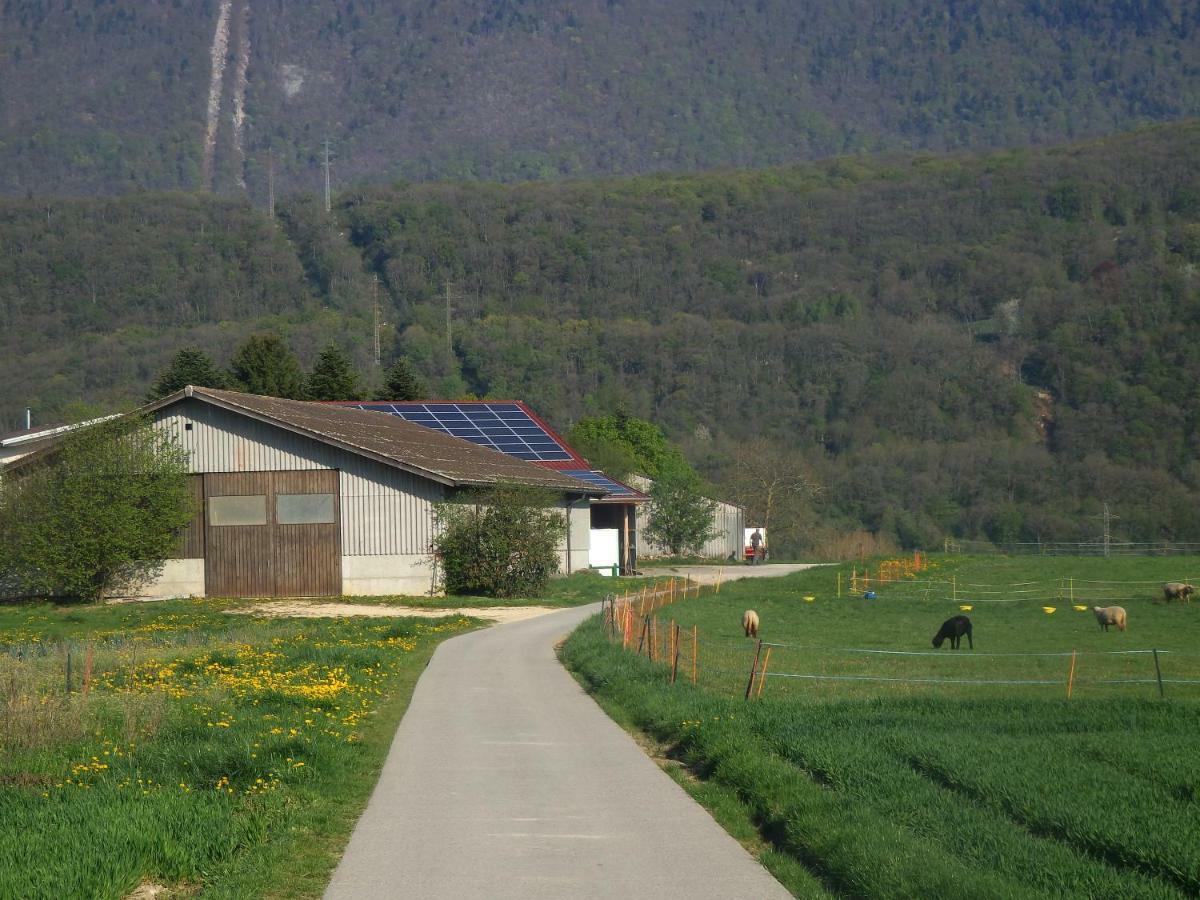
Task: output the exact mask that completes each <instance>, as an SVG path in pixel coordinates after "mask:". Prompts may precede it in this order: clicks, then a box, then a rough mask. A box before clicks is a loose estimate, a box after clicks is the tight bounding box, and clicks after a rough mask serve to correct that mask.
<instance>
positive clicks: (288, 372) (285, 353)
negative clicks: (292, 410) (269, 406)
mask: <svg viewBox="0 0 1200 900" xmlns="http://www.w3.org/2000/svg"><path fill="white" fill-rule="evenodd" d="M229 372H230V374H231V375H232V380H233V383H234V384H235V385H237V387H238V388H239V389H240V390H243V391H247V392H249V393H251V394H263V395H265V396H268V397H286V398H289V399H292V400H299V399H302V398H303V396H304V373H303V372H301V371H300V363H299V362H297V360H296V357H295V355H294V354H293V353H292V351H291V350H289V349H288V347H287V345H286V344H285V343H284V342H283V339H282V338H281V337H280V336H279V335H277V334H252V335H251V336H250V337H249V338H247V339H246V342H245V343H244V344H242V346H240V347H238V349H237V352H236V353H234V354H233V359H231V360H230V361H229Z"/></svg>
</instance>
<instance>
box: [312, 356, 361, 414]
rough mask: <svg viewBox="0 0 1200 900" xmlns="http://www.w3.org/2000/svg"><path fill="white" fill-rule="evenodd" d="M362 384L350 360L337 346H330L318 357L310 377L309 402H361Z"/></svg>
mask: <svg viewBox="0 0 1200 900" xmlns="http://www.w3.org/2000/svg"><path fill="white" fill-rule="evenodd" d="M362 396H363V391H362V382H361V381H360V379H359V377H358V373H357V372H356V371H354V366H353V365H352V364H351V362H350V358H349V357H348V356H347V355H346V353H345V351H344V350H342V348H341V347H339V346H338V345H337V344H330V345H329V346H328V347H326V348H325V349H324V350H322V351H321V355H320V356H318V357H317V364H316V365H315V366H313V370H312V374H310V375H309V376H308V384H307V397H308V399H309V400H361V399H362Z"/></svg>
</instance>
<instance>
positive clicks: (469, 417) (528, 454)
mask: <svg viewBox="0 0 1200 900" xmlns="http://www.w3.org/2000/svg"><path fill="white" fill-rule="evenodd" d="M350 405H353V406H355V407H357V408H358V409H369V410H373V411H375V412H383V413H388V414H390V415H393V416H399V417H401V418H402V419H404V420H405V421H406V422H413V423H415V424H417V425H424V426H425V427H426V428H435V429H437V430H438V431H442V432H445V433H446V434H452V435H454V436H455V437H460V438H464V439H466V440H468V441H471V442H473V443H476V444H479V445H480V446H483V447H489V448H491V449H492V450H499V451H500V452H501V453H507V454H508V455H509V456H515V457H517V458H519V459H527V460H529V461H531V462H560V463H561V462H572V461H574V460H575V459H576V457H575V455H574V454H572V453H571V452H570V451H569V450H568V449H567V448H566V447H564V446H563V445H562V444H561V443H560V442H559V441H558V440H557V439H556V438H555V437H554V435H552V434H550V433H549V432H548V431H547V430H546V429H545V428H544V427H542V426H541V425H540V424H538V422H537V421H535V420H534V419H533V418H531V417H530V415H529V414H528V413H527V412H526V411H525V410H523V409H522V408H521V407H520V406H518V405H517V404H515V403H488V404H487V405H482V404H470V403H463V404H459V403H412V404H408V403H403V404H402V403H357V404H350Z"/></svg>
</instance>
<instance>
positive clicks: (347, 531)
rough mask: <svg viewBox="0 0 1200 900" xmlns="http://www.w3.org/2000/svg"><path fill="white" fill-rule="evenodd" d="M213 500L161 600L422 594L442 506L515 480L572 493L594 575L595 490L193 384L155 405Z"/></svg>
mask: <svg viewBox="0 0 1200 900" xmlns="http://www.w3.org/2000/svg"><path fill="white" fill-rule="evenodd" d="M146 412H148V413H149V414H150V415H151V416H152V418H153V420H154V422H155V423H156V424H157V426H158V427H160V428H164V429H167V430H168V431H169V432H170V433H171V434H173V435H174V436H175V437H176V438H177V440H178V441H179V443H180V445H181V446H182V447H183V448H184V449H186V450H187V451H188V452H189V454H190V466H191V470H192V472H193V473H194V474H193V476H192V489H193V491H194V492H195V495H196V497H197V499H198V500H199V501H200V504H199V507H198V508H199V510H200V512H199V513H198V515H197V518H196V520H195V521H194V522H193V523H192V525H191V526H190V528H189V529H188V532H187V534H186V536H185V541H184V545H183V546H184V550H183V554H182V556H181V557H180V558H179V559H173V560H169V561H168V562H167V564H166V567H165V568H164V571H163V574H162V577H161V578H159V579H158V581H157V582H155V583H154V584H152V585H150V586H149V588H148V589H147V590H146V595H147V596H183V595H197V596H200V595H207V596H251V597H300V596H331V595H338V594H359V595H363V594H420V593H428V592H429V591H430V589H431V586H432V584H433V577H434V573H433V569H432V560H431V557H430V553H429V545H430V540H431V539H432V537H433V528H434V520H433V504H435V503H436V502H438V501H440V500H443V499H451V498H452V497H453V495H454V493H455V492H456V491H458V490H460V489H463V488H470V487H481V486H487V485H492V484H497V483H501V482H508V483H516V484H525V485H533V486H538V487H543V488H547V489H550V490H552V491H554V492H556V493H558V494H559V495H560V496H561V501H560V506H561V508H562V510H563V512H564V514H565V515H566V518H567V522H568V529H567V536H566V539H565V541H564V543H563V545H562V547H561V549H560V552H561V570H562V571H564V572H572V571H576V570H579V569H583V568H587V566H588V556H589V529H590V511H589V502H590V500H591V499H592V498H594V497H600V496H603V495H604V493H605V492H604V490H603V489H601V488H597V487H596V486H595V485H593V484H588V483H586V482H583V481H580V480H578V479H575V478H571V477H569V476H567V475H564V474H561V473H560V472H557V471H553V470H548V469H545V468H541V467H538V466H535V465H532V464H531V463H529V462H526V461H524V460H521V459H515V458H513V457H511V456H506V455H504V454H502V453H498V452H496V451H494V450H489V449H485V448H483V447H480V446H477V445H476V444H473V443H471V442H469V441H465V440H461V439H459V438H457V437H454V436H451V435H448V434H443V433H439V432H437V431H434V430H432V429H428V428H424V427H422V426H420V425H414V424H411V423H409V422H405V421H404V420H403V419H401V418H398V417H395V416H381V415H378V414H377V413H373V412H367V411H365V410H359V409H350V408H345V407H338V406H332V405H328V404H322V403H308V402H303V401H298V400H282V399H278V398H273V397H259V396H254V395H250V394H241V393H237V392H235V391H218V390H213V389H209V388H197V387H188V388H185V389H184V390H182V391H179V392H178V393H176V394H173V395H171V396H169V397H167V398H165V399H163V400H160V401H158V402H157V403H154V404H151V405H150V406H148V407H146Z"/></svg>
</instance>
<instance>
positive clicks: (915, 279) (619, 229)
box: [0, 122, 1200, 546]
mask: <svg viewBox="0 0 1200 900" xmlns="http://www.w3.org/2000/svg"><path fill="white" fill-rule="evenodd" d="M376 278H377V279H378V288H377V297H378V300H379V304H380V318H381V319H382V321H384V322H385V323H387V324H386V325H385V326H384V327H383V329H382V347H383V359H382V362H383V364H384V365H387V364H388V362H390V361H391V360H392V359H393V358H395V357H396V356H398V355H401V354H403V355H404V356H406V357H407V358H408V359H409V360H410V361H411V362H412V364H413V366H414V367H415V368H416V370H417V371H418V373H419V374H420V376H421V377H422V379H423V380H425V381H426V382H427V383H428V384H429V385H430V386H431V387H432V389H433V390H434V391H435V392H436V393H438V394H441V395H444V396H462V395H468V394H473V395H480V396H493V397H520V398H522V399H525V400H527V401H529V402H530V403H531V404H532V405H533V407H534V408H535V409H537V410H538V411H539V412H540V413H542V414H543V415H544V416H545V417H546V418H548V419H549V420H550V422H551V423H552V424H553V425H555V426H556V427H558V428H560V429H562V430H566V429H567V428H569V427H570V425H571V424H572V423H573V422H575V421H577V420H578V419H579V418H581V417H583V416H585V415H592V414H605V413H611V412H613V411H616V410H624V411H627V412H628V413H630V414H631V415H634V416H637V417H640V418H644V419H647V420H650V421H653V422H655V423H657V424H659V425H661V426H662V427H663V428H664V429H665V430H666V432H667V433H668V435H669V436H670V437H671V438H672V439H674V440H676V441H677V442H679V443H680V444H681V445H682V446H683V447H684V449H685V451H686V452H687V454H688V456H689V458H690V459H691V460H692V462H694V463H695V464H696V465H697V466H698V467H699V468H700V469H701V470H702V471H703V472H704V473H705V474H706V475H707V476H708V477H709V478H711V479H712V480H713V481H714V483H715V484H716V485H717V486H718V489H719V488H720V486H721V485H722V484H729V483H732V481H733V480H735V479H734V478H733V475H734V474H735V472H736V470H737V469H738V468H739V467H744V466H747V465H755V464H756V461H755V460H754V459H747V458H746V452H745V448H746V446H747V441H748V439H749V438H750V437H752V436H763V437H765V438H767V439H768V440H769V441H770V442H771V445H772V446H774V447H776V448H779V449H780V450H782V451H786V452H787V453H790V454H792V457H793V458H794V459H795V460H796V461H797V464H802V465H803V466H805V467H806V469H807V470H808V471H810V472H811V473H812V474H813V476H814V477H815V478H816V479H817V480H818V481H819V482H820V483H821V484H822V485H823V487H824V490H823V491H822V492H821V494H820V495H819V496H818V497H817V498H816V499H815V501H814V504H815V505H814V506H813V507H812V509H811V516H812V518H811V526H812V527H811V529H810V534H812V535H816V534H818V533H823V532H824V531H828V530H829V529H845V530H850V529H856V528H865V529H867V530H869V531H871V532H874V533H877V534H880V535H883V536H886V537H888V538H890V539H893V540H895V541H897V542H899V543H901V544H904V545H909V546H916V545H923V546H931V545H933V544H935V543H937V542H939V541H940V540H941V538H942V537H944V536H947V535H957V536H962V537H970V538H985V539H992V540H997V541H1007V540H1036V539H1038V538H1041V539H1045V540H1049V539H1056V540H1078V539H1087V538H1090V537H1093V536H1094V535H1096V534H1097V533H1098V532H1099V529H1100V525H1099V520H1098V519H1097V518H1095V516H1096V515H1097V514H1098V513H1099V511H1100V508H1101V504H1103V503H1105V502H1107V503H1108V504H1109V506H1110V509H1111V510H1112V512H1114V513H1115V514H1116V515H1119V516H1120V518H1119V519H1118V520H1117V521H1116V523H1115V528H1116V533H1117V535H1118V536H1119V537H1123V538H1128V539H1138V540H1157V539H1160V538H1166V537H1174V538H1177V539H1183V538H1192V539H1196V536H1197V535H1200V502H1197V501H1198V500H1200V365H1198V364H1197V347H1198V346H1200V123H1195V122H1188V123H1181V124H1177V125H1168V126H1158V127H1154V128H1150V129H1145V130H1142V131H1139V132H1136V133H1134V134H1131V135H1126V136H1120V137H1115V138H1107V139H1103V140H1099V141H1095V142H1092V143H1086V144H1078V145H1072V146H1067V147H1061V148H1054V149H1044V150H1009V151H1002V152H995V153H991V154H988V155H982V156H969V155H964V156H958V157H935V156H931V155H908V156H894V157H887V156H884V157H875V158H871V159H864V158H860V157H845V158H839V159H835V160H831V161H828V162H823V163H812V164H804V165H793V166H787V167H780V168H771V169H765V170H758V171H729V172H723V173H713V174H705V175H692V176H669V175H656V176H642V177H636V178H628V179H601V180H576V181H567V182H560V183H551V182H532V183H524V184H518V185H513V186H508V187H505V186H500V185H494V184H479V183H472V184H429V185H411V184H410V185H401V186H397V187H392V188H363V189H361V190H358V191H349V192H344V193H342V194H341V195H340V196H339V197H338V198H336V203H335V207H334V211H333V214H332V215H331V216H328V217H327V216H326V214H325V212H324V210H323V208H322V207H321V205H320V204H319V203H316V202H314V201H313V200H312V199H310V198H304V197H298V198H294V199H292V200H290V201H288V202H287V203H285V204H283V205H281V207H280V211H279V217H278V222H277V223H276V224H275V225H272V223H271V222H270V221H269V220H267V219H266V218H265V217H264V216H261V215H260V214H258V213H256V212H255V211H253V210H251V209H250V208H248V207H246V206H244V205H240V204H238V203H235V202H232V201H227V200H220V199H214V198H211V197H202V196H194V195H178V194H174V195H172V194H164V195H140V196H131V197H127V198H121V199H111V200H97V201H84V200H75V201H53V202H46V201H38V202H35V201H7V202H4V203H0V342H2V346H0V385H2V387H0V418H2V419H3V421H4V422H5V423H7V424H8V425H15V424H16V421H17V418H18V416H19V415H20V412H21V410H23V408H24V406H25V405H26V404H27V403H28V404H31V405H33V406H34V408H35V410H36V411H37V415H38V416H39V417H43V418H45V417H52V416H56V415H59V414H61V413H62V411H63V409H64V407H65V406H66V405H68V404H69V403H71V402H72V401H75V400H78V399H84V400H87V401H90V402H93V403H99V404H101V405H103V406H113V405H119V404H121V403H129V402H132V401H135V400H137V399H138V398H140V397H141V396H142V395H143V394H144V393H145V392H146V389H147V386H148V384H149V382H150V381H151V380H152V379H153V376H154V374H155V373H156V372H157V371H158V370H159V369H161V368H162V366H163V365H164V364H165V362H166V361H167V359H168V357H169V356H170V354H171V353H172V352H173V351H174V350H176V349H178V348H179V347H181V346H184V345H185V344H198V345H200V346H202V347H204V348H205V349H207V350H209V352H210V353H212V355H213V356H214V357H216V358H217V359H218V360H220V361H225V360H227V359H228V355H229V352H230V350H231V348H232V347H233V346H234V344H236V343H237V342H238V341H240V340H241V339H243V338H244V337H245V336H246V335H247V334H248V333H250V332H252V331H256V330H262V329H273V330H276V331H279V332H281V333H283V334H284V336H285V337H286V338H287V340H288V341H289V342H290V344H291V345H292V346H293V347H294V348H295V349H296V350H297V351H298V353H299V355H300V357H301V361H302V362H303V363H304V365H306V366H308V365H311V363H312V361H313V359H314V357H315V355H316V352H317V351H318V350H319V349H320V348H321V347H323V346H324V345H325V344H326V343H327V342H328V341H329V340H331V339H333V340H337V341H339V342H340V343H342V344H343V345H344V346H346V348H347V349H348V350H349V351H350V352H351V353H352V354H353V355H354V358H355V359H356V360H357V361H358V363H359V365H360V367H362V369H363V370H364V372H365V373H368V374H369V376H370V377H372V378H375V379H376V380H378V378H379V373H378V370H376V369H374V367H373V364H372V362H371V358H370V354H371V344H372V337H373V315H372V313H373V307H372V291H373V287H372V285H373V282H374V280H375V279H376ZM756 452H761V449H760V450H756Z"/></svg>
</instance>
